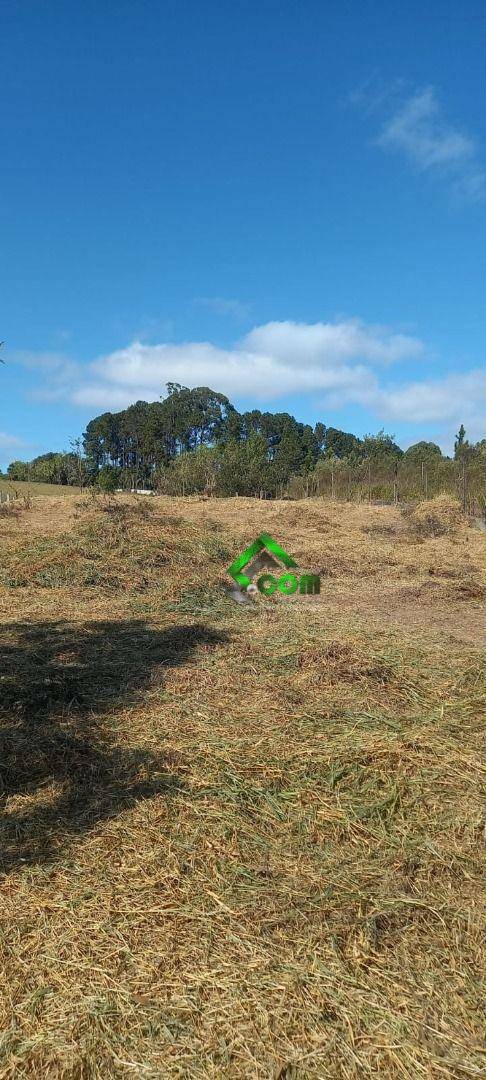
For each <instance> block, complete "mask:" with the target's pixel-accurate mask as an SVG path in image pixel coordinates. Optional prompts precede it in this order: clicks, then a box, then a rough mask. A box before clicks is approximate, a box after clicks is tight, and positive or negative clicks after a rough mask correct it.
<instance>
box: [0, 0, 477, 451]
mask: <svg viewBox="0 0 486 1080" xmlns="http://www.w3.org/2000/svg"><path fill="white" fill-rule="evenodd" d="M401 8H402V10H397V6H396V5H390V4H389V3H388V2H387V3H380V2H374V3H373V4H371V3H363V2H362V0H359V2H358V0H356V2H348V3H346V2H344V3H343V2H338V0H336V2H333V3H322V0H320V2H314V0H307V2H305V0H304V2H303V3H301V4H297V3H295V2H290V0H289V2H279V3H276V2H273V0H259V2H258V3H257V2H253V0H249V2H248V0H246V2H245V3H241V2H239V0H232V2H231V3H226V4H225V3H221V2H219V3H216V2H213V0H209V2H205V3H200V2H199V3H196V2H188V0H177V2H171V3H164V2H161V0H157V2H152V0H148V2H147V0H132V2H130V3H124V2H123V0H121V2H120V0H117V2H116V3H115V2H112V0H102V2H101V3H100V2H99V0H97V2H93V0H83V3H82V4H79V3H77V2H76V3H74V2H72V0H57V2H53V0H43V2H40V3H39V0H35V2H31V0H21V2H20V0H19V2H13V0H3V4H2V33H1V41H0V70H1V77H2V101H1V106H0V116H1V135H2V155H1V169H0V195H1V198H0V338H4V339H5V343H6V344H5V346H4V349H3V351H2V355H3V356H4V359H5V361H6V363H5V366H4V367H1V368H0V380H1V382H0V386H1V398H0V465H5V464H6V463H8V461H10V460H11V459H12V458H14V457H24V458H28V457H32V456H34V455H35V454H38V453H41V452H43V451H45V450H47V449H62V448H67V447H68V446H69V440H70V438H72V437H75V436H77V435H78V434H80V433H81V432H82V431H83V429H84V427H85V425H86V423H87V421H88V420H89V419H90V418H91V417H92V416H94V415H96V414H97V413H99V412H101V411H104V410H105V409H110V408H111V409H117V408H121V407H123V406H124V405H127V404H129V402H131V401H133V400H136V399H137V398H140V397H142V398H145V399H147V400H153V399H155V398H156V397H158V396H160V395H162V394H163V393H164V387H165V383H166V382H167V381H168V380H175V381H179V382H182V383H184V384H186V385H201V384H209V385H212V386H213V387H214V388H215V389H217V390H222V391H223V392H225V393H227V394H228V395H229V396H230V397H231V399H232V400H233V401H234V402H235V404H237V405H238V406H239V407H241V408H246V407H259V408H269V409H275V410H277V409H278V410H283V409H288V410H289V411H292V412H294V413H295V415H296V416H297V417H298V418H299V419H304V420H308V421H312V422H313V421H315V420H317V419H321V420H323V421H324V422H325V423H328V424H332V425H334V426H337V427H343V428H345V429H346V430H353V431H355V432H357V433H358V434H363V433H365V432H366V431H376V430H377V429H378V428H379V427H382V426H384V427H385V428H386V429H387V430H389V431H391V432H393V433H394V434H395V435H396V437H397V438H398V440H399V441H401V442H402V444H403V445H406V444H408V443H410V442H414V441H416V440H417V439H419V438H424V437H425V438H433V439H435V440H436V441H438V442H440V443H441V445H442V446H443V447H444V448H445V449H450V446H451V443H452V440H453V435H454V432H455V431H456V430H457V426H458V424H459V423H460V422H461V421H462V420H463V421H464V423H465V425H466V428H467V429H468V433H469V434H470V436H471V438H480V437H486V358H485V354H484V342H485V330H486V309H485V304H484V293H485V283H486V228H485V222H486V113H485V110H484V101H485V99H486V68H485V64H484V56H485V46H486V10H485V9H484V5H483V4H481V3H479V2H478V3H467V2H466V3H461V4H459V3H451V2H449V3H448V2H447V0H441V2H440V3H439V2H437V3H435V2H434V3H427V4H426V5H425V10H424V4H423V2H422V3H415V2H410V3H408V4H407V5H401Z"/></svg>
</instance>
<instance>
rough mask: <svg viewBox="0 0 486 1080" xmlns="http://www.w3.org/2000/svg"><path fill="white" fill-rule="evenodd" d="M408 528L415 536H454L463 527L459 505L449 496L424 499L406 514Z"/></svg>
mask: <svg viewBox="0 0 486 1080" xmlns="http://www.w3.org/2000/svg"><path fill="white" fill-rule="evenodd" d="M408 525H409V528H410V529H411V531H412V532H413V533H415V535H416V536H421V537H430V536H456V535H457V533H458V532H459V530H460V529H461V528H463V529H464V527H465V519H464V517H463V514H462V512H461V505H460V503H459V501H458V500H457V499H452V498H451V496H450V495H437V496H436V498H435V499H426V500H425V501H424V502H421V503H419V504H418V506H416V507H414V509H413V510H412V511H411V512H410V513H409V514H408Z"/></svg>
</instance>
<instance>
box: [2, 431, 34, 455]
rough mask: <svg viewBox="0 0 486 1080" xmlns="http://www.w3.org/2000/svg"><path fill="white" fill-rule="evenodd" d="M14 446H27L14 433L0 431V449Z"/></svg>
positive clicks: (8, 448)
mask: <svg viewBox="0 0 486 1080" xmlns="http://www.w3.org/2000/svg"><path fill="white" fill-rule="evenodd" d="M15 446H27V443H25V442H24V440H23V439H19V438H17V436H16V435H8V434H7V432H6V431H0V449H1V450H10V449H13V447H15Z"/></svg>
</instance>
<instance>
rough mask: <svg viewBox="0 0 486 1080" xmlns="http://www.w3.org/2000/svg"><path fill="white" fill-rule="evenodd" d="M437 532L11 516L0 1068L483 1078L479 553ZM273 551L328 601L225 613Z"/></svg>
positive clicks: (228, 519) (462, 533)
mask: <svg viewBox="0 0 486 1080" xmlns="http://www.w3.org/2000/svg"><path fill="white" fill-rule="evenodd" d="M424 517H425V518H426V526H427V527H426V526H425V525H424V524H423V520H424ZM429 517H430V514H429V515H428V514H425V515H424V514H422V516H421V517H420V515H419V519H418V520H416V521H415V522H414V520H412V519H407V518H404V517H402V515H401V514H400V513H399V511H398V510H395V509H393V508H375V507H372V506H371V507H357V506H352V505H345V504H342V505H333V504H331V503H324V502H322V501H320V500H306V501H304V502H300V503H284V502H275V503H265V502H259V501H256V500H248V499H228V500H217V501H216V500H214V501H212V500H209V501H207V502H205V501H202V500H198V499H185V500H184V499H177V500H169V499H164V498H155V499H151V500H148V499H146V500H145V499H143V498H139V499H137V498H135V497H130V496H127V497H116V498H102V497H100V498H93V497H92V496H90V495H89V494H83V495H81V494H80V493H73V492H69V493H67V494H66V492H63V493H61V494H60V493H56V494H52V493H48V494H45V495H42V496H40V495H38V494H37V493H36V492H34V497H33V505H32V507H31V508H25V509H21V510H20V515H19V517H18V518H16V517H12V516H11V515H8V514H5V516H0V544H1V552H2V557H1V562H0V612H1V616H2V628H1V631H0V661H1V664H0V680H1V697H0V725H1V726H0V744H1V755H0V810H1V825H0V910H1V916H0V1077H2V1078H7V1077H8V1078H10V1077H11V1078H14V1077H15V1078H17V1077H33V1076H46V1077H52V1078H58V1077H59V1078H61V1077H62V1078H64V1077H73V1078H79V1080H84V1078H96V1080H105V1078H107V1077H147V1078H149V1077H183V1078H186V1077H187V1078H189V1080H206V1078H214V1080H216V1078H235V1080H237V1078H241V1080H247V1078H248V1080H254V1078H256V1080H258V1078H262V1080H263V1078H265V1080H266V1078H268V1080H291V1078H298V1080H317V1078H324V1077H329V1078H336V1077H337V1078H346V1080H348V1078H359V1080H361V1078H362V1077H366V1076H373V1077H374V1076H380V1077H382V1076H383V1077H406V1078H409V1080H416V1078H417V1077H419V1078H420V1077H424V1078H433V1080H435V1078H437V1080H442V1078H444V1077H457V1078H464V1077H479V1076H481V1075H486V1058H485V1047H484V1040H483V1034H484V1015H483V1014H484V995H483V993H482V973H483V972H484V959H485V952H484V914H485V904H484V899H485V890H484V881H483V876H484V806H485V800H484V786H482V784H481V780H482V779H484V775H485V770H486V763H485V758H484V753H483V751H484V727H485V717H486V671H485V663H484V659H485V646H486V538H485V535H484V534H482V533H480V532H476V531H474V530H472V529H471V528H469V527H468V526H467V525H466V524H465V523H464V522H462V521H461V520H460V518H457V519H456V518H455V517H454V515H452V517H451V519H450V527H449V526H448V527H447V528H446V529H445V530H444V531H443V530H442V529H434V528H429V526H428V525H427V522H428V521H429ZM261 531H266V532H269V533H271V535H272V536H274V537H275V539H276V540H277V541H278V542H279V543H280V544H282V546H283V547H284V548H285V549H286V550H287V551H289V552H290V553H291V554H292V555H293V556H294V558H295V559H296V560H297V562H298V564H299V567H301V568H302V570H305V571H309V572H310V571H313V572H315V573H319V574H320V575H321V593H320V595H319V596H299V595H298V594H295V595H294V596H290V597H283V596H277V595H274V596H273V597H270V598H267V599H266V598H264V597H261V596H258V597H257V599H256V600H255V601H253V602H251V603H248V604H246V605H237V604H235V602H234V601H233V600H232V598H231V597H230V596H229V594H228V591H227V584H228V580H229V579H228V577H227V574H226V568H227V566H228V565H229V563H230V562H231V561H232V559H233V558H234V557H235V556H236V555H237V554H238V552H239V551H241V550H242V549H243V548H244V547H245V546H247V544H248V543H250V542H251V541H252V540H253V539H254V538H255V536H256V535H258V533H260V532H261Z"/></svg>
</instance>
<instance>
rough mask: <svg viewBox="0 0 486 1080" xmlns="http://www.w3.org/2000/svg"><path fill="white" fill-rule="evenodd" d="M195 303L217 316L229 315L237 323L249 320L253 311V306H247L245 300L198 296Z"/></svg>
mask: <svg viewBox="0 0 486 1080" xmlns="http://www.w3.org/2000/svg"><path fill="white" fill-rule="evenodd" d="M194 303H195V304H197V306H198V307H204V308H207V309H208V311H212V312H214V314H215V315H223V316H226V315H228V316H230V318H232V319H235V320H236V321H237V322H242V321H243V320H244V319H247V318H248V315H249V314H250V311H251V304H246V303H244V302H243V300H230V299H227V298H226V297H224V296H198V297H196V299H195V301H194Z"/></svg>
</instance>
